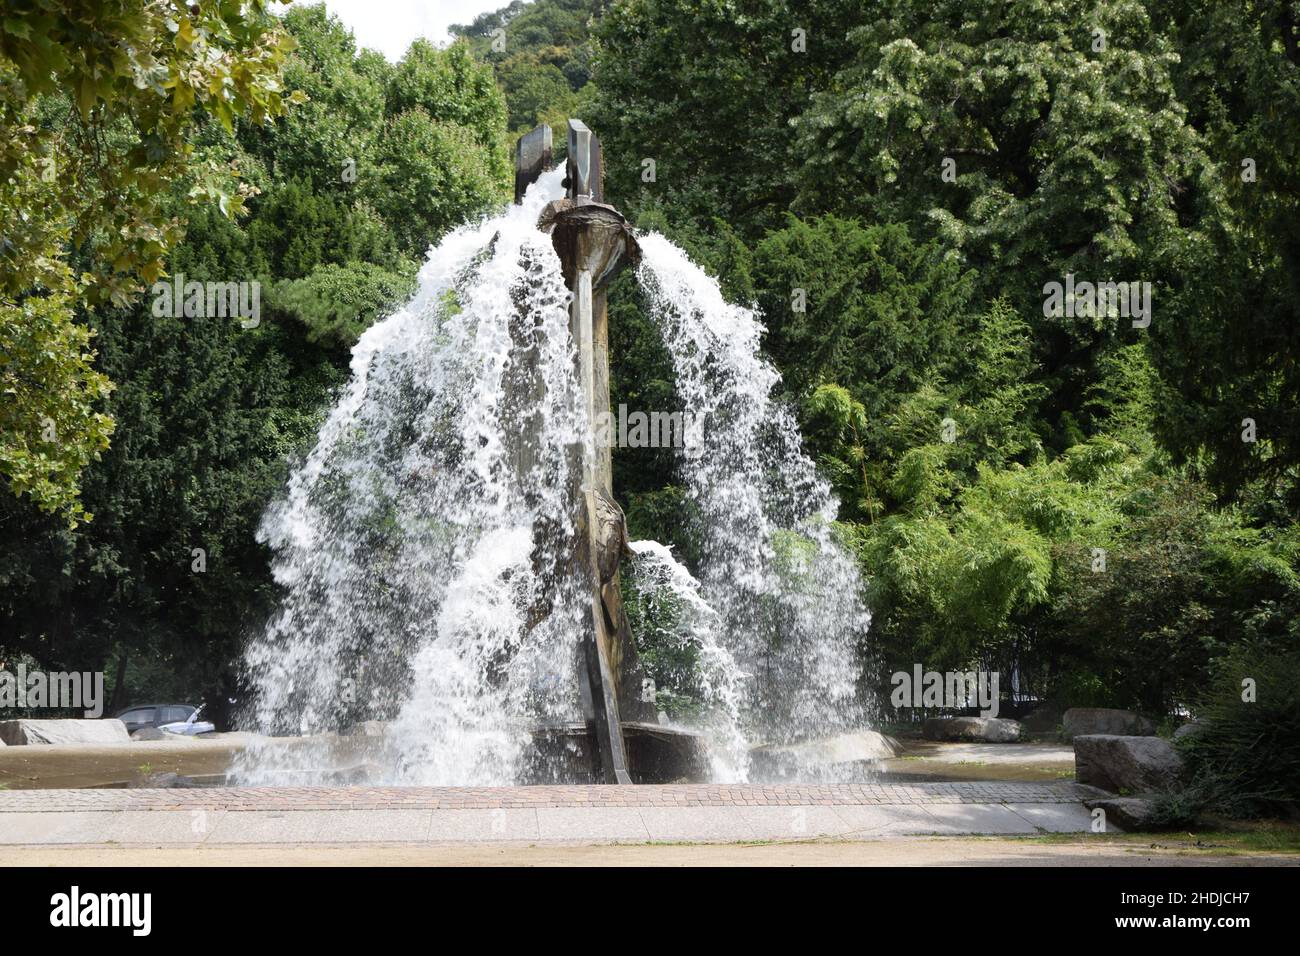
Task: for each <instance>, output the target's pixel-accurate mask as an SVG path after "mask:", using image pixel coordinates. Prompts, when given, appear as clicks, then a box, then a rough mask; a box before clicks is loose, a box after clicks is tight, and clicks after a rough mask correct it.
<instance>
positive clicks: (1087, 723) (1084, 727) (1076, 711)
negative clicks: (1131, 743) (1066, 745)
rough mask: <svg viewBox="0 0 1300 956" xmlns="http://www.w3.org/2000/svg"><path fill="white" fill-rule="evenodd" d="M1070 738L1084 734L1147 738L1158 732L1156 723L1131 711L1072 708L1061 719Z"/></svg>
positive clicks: (1102, 708)
mask: <svg viewBox="0 0 1300 956" xmlns="http://www.w3.org/2000/svg"><path fill="white" fill-rule="evenodd" d="M1061 723H1063V724H1065V733H1066V736H1068V737H1079V736H1082V735H1084V734H1110V735H1117V734H1118V735H1127V736H1133V737H1146V736H1149V735H1151V734H1154V733H1155V732H1156V723H1155V721H1154V720H1151V719H1150V718H1147V717H1143V716H1142V715H1141V714H1135V713H1134V712H1133V711H1131V710H1114V709H1112V708H1110V707H1071V708H1070V709H1069V710H1067V711H1066V712H1065V716H1064V717H1062V718H1061Z"/></svg>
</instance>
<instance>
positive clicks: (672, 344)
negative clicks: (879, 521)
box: [638, 233, 871, 744]
mask: <svg viewBox="0 0 1300 956" xmlns="http://www.w3.org/2000/svg"><path fill="white" fill-rule="evenodd" d="M638 240H639V242H640V245H641V254H642V260H641V265H640V267H639V269H638V277H639V279H640V281H641V285H642V287H643V289H644V290H645V292H646V294H647V297H648V300H649V303H650V310H651V315H652V317H653V318H654V320H655V321H656V323H657V324H658V326H659V328H660V330H661V332H662V334H663V337H664V342H665V344H666V345H667V347H668V351H669V353H670V354H671V357H672V362H673V368H674V373H675V376H676V387H677V392H678V396H679V398H680V400H681V403H682V405H683V407H684V408H685V409H688V410H689V411H690V412H691V413H692V415H693V416H694V417H695V421H696V423H697V427H699V428H700V429H701V431H702V433H703V446H702V449H700V450H699V451H698V453H697V454H693V455H682V456H680V458H679V462H680V470H681V476H682V480H683V483H684V485H685V489H686V493H687V496H688V499H689V501H690V506H691V507H690V512H691V519H690V520H691V521H692V522H693V524H694V526H695V532H696V537H697V538H698V540H699V542H700V548H701V556H700V566H699V568H698V569H697V576H698V578H699V581H700V588H699V593H700V595H701V597H702V598H703V600H704V601H705V602H706V603H707V604H708V606H709V607H711V608H713V609H714V610H715V611H716V613H717V619H716V622H715V625H714V626H716V627H717V628H718V629H719V633H718V637H717V643H718V644H720V645H721V646H723V647H725V648H726V649H727V651H728V652H729V653H730V654H731V655H732V657H733V658H734V659H735V661H736V664H737V666H738V667H739V669H740V671H741V672H742V673H743V674H744V675H746V679H745V680H744V681H743V687H744V691H745V692H744V695H743V699H742V701H741V704H740V708H739V709H740V714H739V720H740V723H741V724H742V726H743V727H744V729H745V733H746V735H747V736H748V737H749V739H750V742H751V743H752V744H757V743H764V744H785V743H790V742H794V741H798V740H807V739H812V738H816V737H824V736H829V735H832V734H835V733H839V732H842V731H844V730H847V729H853V728H858V727H861V726H863V725H864V723H865V721H866V714H865V712H864V708H863V705H862V703H861V698H860V696H859V693H858V688H857V682H858V677H859V674H860V665H859V664H858V661H859V659H860V658H859V652H860V651H861V649H862V648H861V645H862V644H863V643H864V642H865V638H866V633H867V629H868V627H869V625H870V620H871V617H870V614H869V613H868V611H867V609H866V606H865V604H864V602H863V598H862V594H861V589H862V588H861V580H860V577H859V574H858V569H857V566H856V564H855V562H854V560H853V558H852V556H851V555H850V554H849V553H848V552H847V551H846V549H845V548H843V547H842V546H841V545H840V544H839V543H838V541H837V540H836V538H835V535H834V529H833V525H832V522H833V521H834V519H835V514H836V511H837V509H838V504H837V502H836V501H835V499H834V497H833V495H832V494H831V492H830V488H829V486H828V485H827V484H826V483H825V482H824V481H823V480H822V479H821V478H820V477H819V476H818V475H817V472H816V469H815V468H814V466H813V463H812V461H811V460H810V459H809V457H808V456H807V455H806V454H805V453H804V452H803V449H802V441H801V438H800V435H799V430H798V426H797V423H796V422H795V420H794V417H793V415H792V414H791V412H790V410H789V409H788V408H787V407H786V406H785V405H783V404H781V403H778V402H776V401H775V400H774V399H773V397H772V390H773V388H774V387H775V386H776V384H777V383H778V381H779V379H780V376H779V373H778V372H777V371H776V369H775V368H774V367H773V366H772V364H771V363H770V362H769V361H768V360H767V359H766V358H765V357H764V356H763V354H762V352H761V350H760V347H759V345H760V338H761V336H762V333H763V325H762V323H761V321H760V319H759V316H758V314H757V313H756V312H755V311H754V310H752V309H749V308H745V307H743V306H739V305H733V304H731V303H728V302H727V301H725V299H724V298H723V296H722V291H721V289H720V288H719V286H718V283H717V282H716V281H715V280H714V279H713V278H711V277H710V276H709V275H708V274H707V273H705V272H704V271H703V270H702V269H701V268H700V267H699V266H697V265H695V264H694V263H693V262H691V261H690V259H689V258H688V257H687V256H686V254H685V253H684V252H683V251H682V250H681V249H679V248H678V247H677V246H675V245H673V244H672V243H671V242H669V241H668V240H667V239H665V238H664V237H663V236H661V235H658V234H656V233H650V234H647V235H643V236H639V237H638Z"/></svg>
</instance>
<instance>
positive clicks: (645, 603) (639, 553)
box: [631, 541, 748, 783]
mask: <svg viewBox="0 0 1300 956" xmlns="http://www.w3.org/2000/svg"><path fill="white" fill-rule="evenodd" d="M631 548H632V552H633V553H634V554H635V555H636V558H635V560H634V562H633V569H632V578H631V583H632V589H633V591H634V593H635V595H636V600H635V601H634V602H633V605H632V612H633V613H634V614H635V615H636V619H637V622H638V624H639V625H640V633H639V636H640V637H641V639H642V642H643V643H644V644H648V645H651V646H654V647H656V648H658V649H661V650H667V651H669V652H670V653H673V654H675V655H679V656H680V658H681V660H682V663H681V666H680V667H679V668H674V669H673V670H672V671H671V672H669V673H668V674H666V675H665V676H667V677H668V678H669V688H668V689H667V692H668V693H672V691H673V690H678V691H683V692H685V693H684V696H686V697H688V699H689V700H690V701H691V702H692V703H693V704H695V705H697V706H699V707H702V708H703V711H704V712H703V713H700V714H696V715H693V719H692V724H693V726H694V728H695V729H698V730H700V731H702V732H703V733H704V734H705V737H706V740H707V741H708V747H709V762H710V769H711V771H712V778H713V780H715V781H717V782H720V783H731V782H734V781H739V780H744V779H745V777H746V773H747V769H748V742H747V741H746V739H745V735H744V731H743V730H742V728H741V720H740V708H741V701H742V700H743V695H744V687H743V682H744V676H745V675H744V674H742V673H741V671H740V668H739V667H738V666H737V664H736V659H735V658H734V657H733V656H732V654H731V652H730V651H728V650H727V648H725V647H723V646H722V644H720V643H719V638H720V636H721V632H722V629H721V628H720V627H719V626H718V624H719V621H718V612H717V611H715V610H714V609H713V608H712V607H711V606H710V605H709V603H708V602H707V601H706V600H705V599H704V597H703V595H702V594H701V593H700V590H701V589H700V582H699V581H697V580H696V579H695V577H694V576H693V575H692V574H691V572H690V571H689V570H687V568H686V566H685V565H683V564H682V563H681V562H679V561H678V560H677V559H676V558H674V557H673V553H672V549H670V548H668V547H667V546H666V545H662V544H660V543H659V542H658V541H633V542H632V544H631ZM656 690H657V691H658V696H659V697H660V699H662V697H663V696H664V690H665V689H659V688H657V689H656Z"/></svg>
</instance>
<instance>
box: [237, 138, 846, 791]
mask: <svg viewBox="0 0 1300 956" xmlns="http://www.w3.org/2000/svg"><path fill="white" fill-rule="evenodd" d="M551 137H552V134H551V130H550V129H549V128H548V127H545V126H542V127H538V128H537V129H536V130H534V131H533V132H531V133H529V134H527V135H526V136H524V137H522V138H521V139H520V141H519V144H518V149H517V161H516V177H515V199H516V201H515V205H514V206H513V207H511V208H510V209H509V210H508V211H506V212H505V213H504V214H502V215H500V216H497V217H495V218H492V219H488V220H484V221H482V222H478V223H471V224H467V225H466V226H463V227H461V228H460V229H457V230H455V231H454V232H453V233H451V234H450V235H449V236H447V237H446V238H444V239H443V240H442V242H441V243H440V244H439V245H438V247H437V248H435V249H433V250H432V251H431V253H430V256H429V258H428V260H427V262H426V263H425V265H424V266H423V268H422V269H421V272H420V276H419V291H418V292H417V293H416V295H415V297H414V298H413V299H412V301H411V302H410V303H409V304H408V305H407V306H406V307H405V308H404V309H402V310H399V311H398V312H397V313H395V314H394V315H393V316H390V317H389V318H387V319H385V320H384V321H382V322H380V323H378V324H377V325H375V326H373V327H372V328H370V329H369V330H367V331H366V333H365V334H364V335H363V336H362V337H361V340H360V341H359V342H358V344H357V346H356V348H355V349H354V352H353V358H352V375H353V377H352V381H351V383H350V384H349V386H348V388H347V390H346V391H345V392H344V393H343V394H342V396H341V397H340V398H339V400H338V403H337V404H336V406H335V407H334V409H333V410H332V411H331V413H330V415H329V417H328V419H327V420H326V422H325V424H324V425H323V426H322V428H321V430H320V434H319V436H318V441H317V444H316V447H315V448H314V449H313V450H312V452H311V453H310V455H309V456H308V457H307V459H306V461H305V462H304V463H303V464H302V465H301V466H300V467H299V468H298V469H297V470H296V471H295V473H294V475H293V477H292V479H291V481H290V483H289V487H288V491H287V494H286V495H285V497H284V498H283V500H281V501H278V502H277V503H276V504H275V505H274V506H273V507H272V508H270V509H269V510H268V512H267V515H266V517H265V518H264V520H263V524H262V527H261V529H260V531H259V536H260V539H261V540H263V541H265V542H266V543H267V544H268V545H270V547H271V548H272V549H273V550H274V552H275V554H276V559H275V562H274V564H273V570H274V573H275V577H276V580H277V583H278V584H279V585H280V586H281V587H282V588H283V589H284V592H285V599H284V601H283V604H282V606H281V609H280V610H279V612H278V613H277V614H276V616H275V617H274V618H273V619H272V620H271V622H270V623H269V624H268V626H267V628H266V629H265V631H264V633H262V634H260V635H259V636H258V637H257V638H255V639H254V640H253V641H252V642H251V644H250V646H249V649H248V652H247V654H246V670H247V675H248V679H249V682H250V684H251V685H252V688H253V690H254V691H255V693H254V699H253V704H252V706H251V708H250V710H249V713H248V715H247V723H249V724H251V725H252V726H253V727H254V728H255V729H257V730H260V731H261V732H263V733H265V734H268V735H279V736H285V735H290V736H293V737H296V738H300V739H299V740H298V745H296V746H292V747H290V746H279V745H275V742H274V741H273V740H268V741H267V742H266V743H265V744H261V745H255V746H253V747H250V748H249V749H248V750H247V751H245V753H244V754H242V755H241V756H240V758H239V759H238V760H237V762H236V765H235V767H234V770H233V776H234V777H235V779H237V780H239V781H240V782H244V783H251V784H261V783H276V782H283V781H284V780H286V779H290V780H294V781H304V782H325V781H337V780H339V779H340V777H339V772H340V766H341V765H343V764H346V763H347V762H348V761H351V762H352V766H351V767H350V769H349V772H352V771H356V773H357V774H359V775H360V776H359V779H365V780H369V781H372V782H384V783H397V784H438V785H488V784H509V783H527V782H538V781H571V782H604V783H611V784H614V783H618V784H627V783H632V782H655V781H669V780H677V779H714V780H724V781H725V780H737V781H738V780H745V779H748V778H749V776H750V774H751V752H754V753H758V752H759V751H758V750H756V749H755V748H758V747H759V746H760V745H762V746H763V747H766V748H768V749H769V750H772V749H775V750H780V751H781V752H782V753H794V752H797V750H798V745H799V744H800V742H801V741H806V740H809V739H813V738H817V737H826V736H833V735H836V734H842V733H844V732H846V731H850V730H853V729H855V728H860V727H862V726H863V725H864V722H865V721H866V718H867V715H866V714H865V712H864V711H863V708H862V706H861V704H860V703H859V701H858V696H857V693H856V682H857V677H858V668H857V665H856V663H855V661H856V660H857V657H858V652H859V650H860V648H859V646H858V644H859V642H860V640H861V639H862V637H863V636H864V635H865V633H866V629H867V626H868V623H869V615H868V614H867V612H866V610H865V608H864V606H863V605H862V602H861V598H860V595H859V591H860V582H859V580H858V576H857V572H856V568H855V566H854V563H853V561H852V559H851V557H850V556H849V555H848V554H847V553H846V551H845V550H844V549H843V548H842V547H841V546H840V545H839V544H838V543H837V542H836V540H835V538H834V533H833V528H832V521H833V518H834V512H835V504H834V501H833V499H832V497H831V495H830V492H829V489H828V488H827V487H826V485H825V483H824V482H822V481H821V480H820V479H819V477H818V476H817V474H816V471H815V469H814V467H813V465H812V463H811V462H810V461H809V459H808V458H807V456H806V455H804V454H803V452H802V449H801V445H800V439H799V434H798V430H797V428H796V426H795V423H794V421H793V418H792V417H791V416H790V414H789V413H788V411H787V410H785V409H783V408H782V407H781V406H779V405H778V404H776V403H774V402H773V401H772V400H771V398H770V392H771V391H772V388H773V386H774V385H775V384H776V382H777V380H778V376H777V373H776V372H775V370H774V369H773V368H772V367H771V365H770V363H768V362H767V361H766V359H764V358H763V357H762V354H761V351H760V349H759V336H760V334H761V330H762V326H761V323H760V322H759V320H758V317H757V316H756V315H755V314H754V313H753V311H752V310H749V309H746V308H743V307H740V306H735V305H731V304H728V303H726V302H725V301H724V300H723V298H722V296H721V293H720V292H719V291H718V289H717V285H716V283H715V282H714V281H713V280H712V279H710V278H709V277H708V276H707V275H706V274H705V273H703V272H702V271H701V270H700V269H699V268H698V267H697V266H695V265H694V264H693V263H691V262H690V261H689V259H687V258H686V256H685V254H684V253H682V252H681V250H679V249H677V248H676V247H675V246H673V245H672V244H671V243H669V242H668V241H667V240H665V239H663V238H662V237H661V236H657V235H655V234H646V235H641V236H636V235H634V234H633V231H632V229H631V228H630V226H629V225H628V223H627V222H626V220H625V219H624V217H623V216H622V215H621V214H619V213H618V211H617V210H616V209H614V208H613V207H612V206H609V205H607V204H606V203H605V202H604V195H603V185H602V156H601V150H600V144H599V141H598V140H597V138H596V137H595V135H594V134H593V133H592V131H591V130H590V129H588V128H587V127H586V126H585V125H584V124H583V123H581V122H580V121H578V120H570V121H569V124H568V130H567V147H568V148H567V157H566V164H565V167H564V169H563V171H561V170H559V169H554V170H551V169H548V167H549V166H550V163H551V142H552V139H551ZM561 177H563V178H561ZM561 189H563V193H562V194H561V192H560V190H561ZM627 268H632V269H635V270H636V274H637V277H638V279H639V281H640V283H641V286H642V288H643V289H644V290H645V292H646V294H647V299H648V301H649V303H650V306H651V309H652V312H653V315H654V318H655V319H656V321H657V322H658V323H659V325H660V327H661V330H662V332H663V337H664V342H665V346H666V347H667V349H668V352H669V354H670V356H671V358H672V361H673V365H674V369H675V371H676V374H677V379H678V390H679V393H680V395H681V397H682V399H683V400H684V401H685V402H686V404H687V406H688V407H689V408H690V409H692V410H694V412H695V413H696V415H697V416H698V417H699V418H700V420H701V421H703V422H704V427H705V429H706V442H705V444H704V447H703V449H702V450H701V452H700V453H699V454H694V455H690V456H682V462H681V473H682V484H683V485H684V487H685V489H686V492H687V495H688V498H689V500H690V504H691V508H692V513H693V515H694V518H693V520H694V521H695V522H696V523H697V524H698V526H699V527H698V530H699V532H700V533H699V537H700V540H701V542H702V556H701V559H700V562H699V567H698V568H697V569H696V571H695V573H692V571H690V570H688V569H687V568H686V567H685V566H683V565H682V564H680V563H679V562H678V561H677V559H676V558H675V557H674V556H673V554H672V552H671V550H670V549H668V548H666V547H665V546H663V545H660V544H658V543H656V542H629V541H628V536H627V531H626V524H625V520H624V516H623V513H622V510H621V509H620V508H619V506H618V504H617V502H616V501H615V498H614V491H613V488H612V469H611V453H612V451H611V448H610V447H609V443H607V442H602V441H598V440H597V439H596V437H595V433H594V427H593V426H594V423H595V422H598V421H601V420H603V418H607V416H608V413H609V410H610V398H609V334H608V332H609V330H608V315H607V308H606V290H607V288H608V285H609V282H610V280H611V279H612V278H613V277H614V276H615V275H617V274H618V273H619V271H621V270H623V269H627ZM620 566H630V567H631V568H632V569H633V580H632V582H631V588H632V590H631V593H634V594H635V595H637V601H638V605H639V606H640V608H639V609H640V611H644V610H645V609H646V608H650V609H652V610H653V609H655V608H661V606H667V604H670V605H671V606H672V607H673V608H674V609H675V611H674V615H673V622H672V625H671V628H670V627H668V626H667V625H658V624H657V625H656V627H658V628H659V631H658V632H657V633H658V634H659V635H660V636H661V637H664V639H667V640H670V641H680V642H681V646H682V647H684V648H687V649H688V650H689V652H690V656H691V657H692V658H693V659H694V660H696V661H697V667H696V670H695V672H694V673H693V675H692V676H691V678H690V679H691V681H692V682H693V686H694V687H695V690H696V691H697V692H698V694H700V695H701V696H702V698H703V699H705V700H706V701H707V702H708V704H709V713H708V715H707V716H706V717H705V718H703V719H701V720H699V721H695V722H694V725H692V726H684V725H682V724H681V723H680V722H675V721H673V720H670V719H666V715H665V714H663V713H661V712H660V710H659V708H658V707H657V706H656V703H655V693H654V691H653V688H652V683H651V682H650V681H648V680H647V677H646V673H645V671H644V668H643V667H642V664H641V662H640V660H639V658H638V648H637V637H638V636H642V637H644V635H634V633H633V629H632V627H631V624H630V620H629V614H628V612H627V609H626V608H625V607H624V605H623V593H624V591H623V587H622V585H621V582H620ZM697 574H698V577H697V576H696V575H697ZM664 595H666V597H664ZM661 599H662V600H661ZM664 602H666V604H664ZM670 630H671V631H672V633H669V631H670ZM647 688H650V690H649V692H647ZM353 727H363V728H373V731H374V732H373V734H372V735H370V736H358V737H351V738H349V737H346V736H345V737H343V738H340V737H338V733H339V732H340V731H346V730H347V729H348V728H353ZM341 753H343V754H344V756H342V757H341V756H340V754H341ZM358 761H359V763H358ZM760 763H761V761H760ZM795 772H796V773H798V772H800V771H799V770H798V769H796V771H795ZM810 772H811V771H810ZM783 773H784V775H785V776H787V777H788V776H789V773H790V771H789V770H788V768H787V770H785V771H783ZM347 779H352V778H351V777H349V778H347Z"/></svg>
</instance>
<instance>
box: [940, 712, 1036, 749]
mask: <svg viewBox="0 0 1300 956" xmlns="http://www.w3.org/2000/svg"><path fill="white" fill-rule="evenodd" d="M921 736H922V737H924V738H925V739H926V740H975V741H979V742H981V743H986V744H1009V743H1015V742H1016V741H1017V740H1019V739H1020V723H1019V721H1015V720H1008V719H1007V718H1005V717H931V718H930V719H929V720H927V721H926V722H925V724H924V725H922V727H921Z"/></svg>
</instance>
